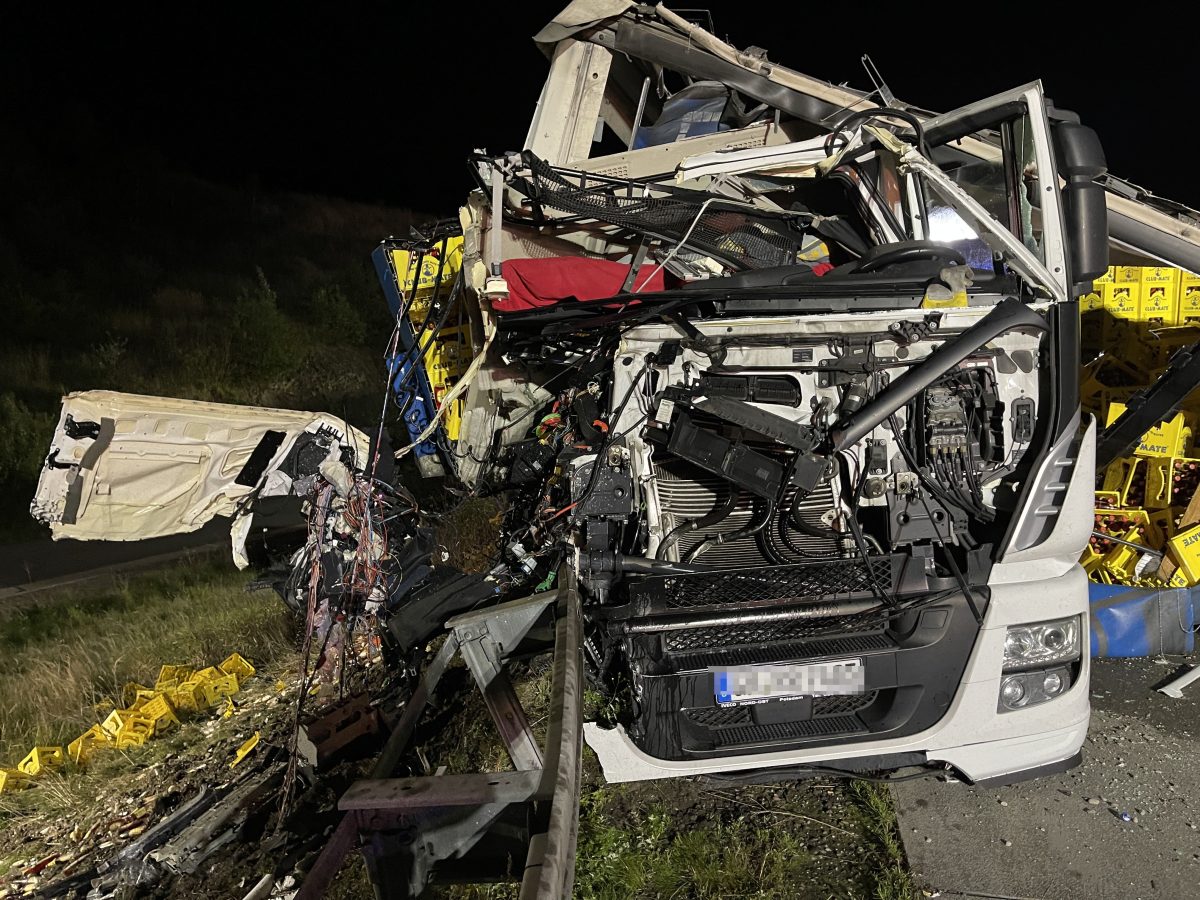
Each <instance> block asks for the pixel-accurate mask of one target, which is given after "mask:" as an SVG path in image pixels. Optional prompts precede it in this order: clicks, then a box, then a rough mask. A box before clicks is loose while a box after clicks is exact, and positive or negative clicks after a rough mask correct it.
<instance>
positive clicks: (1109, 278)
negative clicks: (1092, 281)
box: [1096, 266, 1116, 284]
mask: <svg viewBox="0 0 1200 900" xmlns="http://www.w3.org/2000/svg"><path fill="white" fill-rule="evenodd" d="M1115 272H1116V266H1109V267H1108V271H1107V272H1105V273H1104V274H1103V275H1101V276H1100V277H1099V278H1097V279H1096V284H1104V283H1105V282H1106V281H1112V280H1113V274H1114V273H1115Z"/></svg>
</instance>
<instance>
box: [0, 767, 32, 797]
mask: <svg viewBox="0 0 1200 900" xmlns="http://www.w3.org/2000/svg"><path fill="white" fill-rule="evenodd" d="M32 780H33V779H32V778H30V777H29V776H28V775H26V774H25V773H24V772H22V771H21V770H20V769H0V794H3V793H4V792H5V791H19V790H21V789H23V788H27V787H29V783H30V782H31V781H32Z"/></svg>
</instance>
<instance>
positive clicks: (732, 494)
mask: <svg viewBox="0 0 1200 900" xmlns="http://www.w3.org/2000/svg"><path fill="white" fill-rule="evenodd" d="M740 497H741V492H740V491H735V490H734V489H733V487H732V486H730V487H729V489H728V491H727V492H726V494H725V500H724V502H722V503H720V504H718V505H717V506H714V507H713V508H712V509H710V510H709V511H708V512H706V513H705V514H704V515H702V516H698V517H696V518H695V519H688V520H687V521H684V522H680V523H679V524H678V525H676V526H675V527H674V528H672V529H671V530H670V531H668V532H667V536H666V537H665V538H663V540H662V543H661V544H659V545H658V549H657V550H656V551H654V558H655V559H662V558H663V557H664V555H665V554H666V552H667V550H669V549H670V548H671V546H672V545H673V544H674V543H675V542H676V541H678V540H679V539H680V538H681V537H683V536H684V535H685V534H689V533H691V532H693V531H699V530H700V529H702V528H712V527H713V526H714V525H719V524H720V523H722V522H724V521H725V520H726V519H727V518H729V514H730V513H732V512H733V511H734V509H735V508H737V504H738V500H739V498H740Z"/></svg>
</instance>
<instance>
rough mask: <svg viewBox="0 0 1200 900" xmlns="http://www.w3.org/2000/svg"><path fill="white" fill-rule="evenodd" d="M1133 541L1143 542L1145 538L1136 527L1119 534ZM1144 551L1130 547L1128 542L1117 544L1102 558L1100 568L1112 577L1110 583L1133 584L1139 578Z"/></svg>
mask: <svg viewBox="0 0 1200 900" xmlns="http://www.w3.org/2000/svg"><path fill="white" fill-rule="evenodd" d="M1118 537H1122V538H1124V539H1125V540H1127V541H1132V542H1133V543H1135V544H1137V543H1142V542H1143V541H1144V540H1145V538H1144V537H1143V536H1142V535H1141V532H1140V531H1139V530H1138V529H1136V528H1131V529H1129V531H1127V532H1126V533H1125V534H1123V535H1118ZM1143 554H1144V551H1142V550H1138V549H1136V548H1134V547H1130V546H1128V545H1127V544H1115V545H1114V546H1113V548H1112V549H1111V550H1109V551H1108V552H1107V553H1105V554H1104V558H1103V559H1101V560H1100V570H1101V571H1103V572H1106V573H1108V575H1109V576H1110V577H1111V579H1112V580H1111V581H1110V582H1109V584H1133V583H1134V581H1136V580H1137V577H1138V573H1137V569H1138V563H1139V562H1140V561H1141V559H1142V556H1143Z"/></svg>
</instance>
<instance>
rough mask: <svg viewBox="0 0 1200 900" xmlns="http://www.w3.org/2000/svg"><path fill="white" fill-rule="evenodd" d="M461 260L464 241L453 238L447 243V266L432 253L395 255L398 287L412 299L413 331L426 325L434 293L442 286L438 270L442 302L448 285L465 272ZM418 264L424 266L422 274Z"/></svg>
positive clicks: (393, 257) (446, 294)
mask: <svg viewBox="0 0 1200 900" xmlns="http://www.w3.org/2000/svg"><path fill="white" fill-rule="evenodd" d="M437 246H438V251H439V252H440V250H441V244H440V243H439V244H438V245H437ZM462 257H463V239H462V237H461V236H460V237H452V238H450V239H449V240H448V241H447V242H446V254H445V263H444V264H443V263H442V262H441V261H440V260H439V258H438V257H437V256H435V255H433V254H430V253H427V254H425V255H424V256H422V255H421V254H420V253H418V252H409V251H408V250H393V251H392V265H393V266H394V267H395V271H396V275H397V281H398V282H399V287H400V289H401V291H402V292H403V294H404V296H405V297H410V296H411V298H412V303H411V304H410V306H409V309H408V319H409V321H410V322H412V324H413V327H414V328H416V327H419V326H420V325H421V324H422V323H424V321H425V319H426V317H427V316H428V315H429V304H430V301H431V300H432V299H433V295H434V290H435V288H436V287H437V285H438V284H439V281H438V269H439V267H440V268H441V274H442V278H441V282H440V284H441V285H442V288H441V291H440V295H439V296H440V298H441V299H446V298H448V297H449V295H450V289H449V285H450V284H451V283H452V282H453V281H454V279H455V278H456V277H457V276H458V272H459V269H461V268H462ZM418 262H420V266H421V271H420V272H419V273H418V272H417V263H418Z"/></svg>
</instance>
